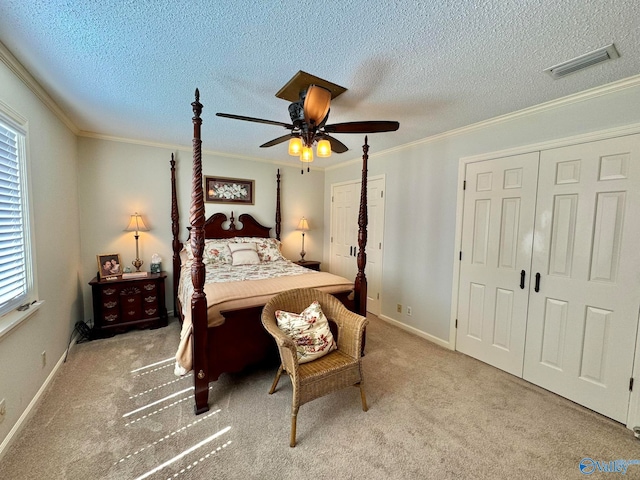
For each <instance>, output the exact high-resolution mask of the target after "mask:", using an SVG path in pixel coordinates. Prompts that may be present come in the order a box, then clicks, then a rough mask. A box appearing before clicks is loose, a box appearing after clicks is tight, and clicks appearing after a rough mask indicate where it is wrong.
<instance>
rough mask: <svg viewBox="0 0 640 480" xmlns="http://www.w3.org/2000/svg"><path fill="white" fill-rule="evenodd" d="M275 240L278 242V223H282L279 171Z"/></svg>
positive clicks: (278, 176) (278, 175)
mask: <svg viewBox="0 0 640 480" xmlns="http://www.w3.org/2000/svg"><path fill="white" fill-rule="evenodd" d="M276 184H277V186H276V238H277V239H278V240H280V223H281V222H282V215H281V213H280V169H278V174H277V175H276Z"/></svg>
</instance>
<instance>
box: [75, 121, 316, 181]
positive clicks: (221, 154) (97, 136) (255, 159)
mask: <svg viewBox="0 0 640 480" xmlns="http://www.w3.org/2000/svg"><path fill="white" fill-rule="evenodd" d="M77 135H78V136H79V137H84V138H95V139H97V140H107V141H109V142H117V143H129V144H132V145H141V146H144V147H154V148H161V149H166V150H172V151H180V152H192V151H193V147H192V146H186V145H177V144H171V143H161V142H154V141H151V140H136V139H132V138H126V137H116V136H114V135H104V134H102V133H95V132H87V131H84V130H83V131H79V132H78V133H77ZM202 154H203V155H212V156H214V157H223V158H230V159H235V160H246V161H250V162H259V163H268V164H270V165H277V166H280V167H291V168H296V167H297V164H293V163H291V162H285V161H282V160H280V161H275V160H265V159H264V158H258V157H250V156H245V155H236V154H233V153H225V152H218V151H216V150H205V149H203V150H202ZM311 170H314V171H324V170H325V169H324V168H322V167H314V166H312V167H311Z"/></svg>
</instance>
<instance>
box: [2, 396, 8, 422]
mask: <svg viewBox="0 0 640 480" xmlns="http://www.w3.org/2000/svg"><path fill="white" fill-rule="evenodd" d="M6 413H7V407H6V403H5V400H4V398H3V399H2V400H0V422H2V421H3V420H4V415H5V414H6Z"/></svg>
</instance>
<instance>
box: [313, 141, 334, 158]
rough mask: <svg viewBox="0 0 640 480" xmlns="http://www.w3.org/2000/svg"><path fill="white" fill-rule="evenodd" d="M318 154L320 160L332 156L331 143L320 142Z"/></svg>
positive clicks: (317, 148) (317, 149)
mask: <svg viewBox="0 0 640 480" xmlns="http://www.w3.org/2000/svg"><path fill="white" fill-rule="evenodd" d="M316 153H317V154H318V157H320V158H327V157H330V156H331V143H329V140H320V141H319V142H318V146H317V147H316Z"/></svg>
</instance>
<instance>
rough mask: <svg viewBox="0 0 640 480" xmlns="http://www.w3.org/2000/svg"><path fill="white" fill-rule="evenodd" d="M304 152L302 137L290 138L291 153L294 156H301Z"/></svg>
mask: <svg viewBox="0 0 640 480" xmlns="http://www.w3.org/2000/svg"><path fill="white" fill-rule="evenodd" d="M301 153H302V139H301V138H300V137H294V138H292V139H291V140H289V155H291V156H292V157H299V156H300V154H301Z"/></svg>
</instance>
